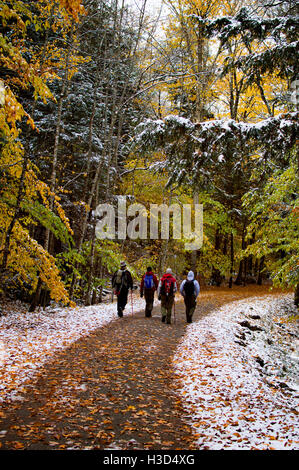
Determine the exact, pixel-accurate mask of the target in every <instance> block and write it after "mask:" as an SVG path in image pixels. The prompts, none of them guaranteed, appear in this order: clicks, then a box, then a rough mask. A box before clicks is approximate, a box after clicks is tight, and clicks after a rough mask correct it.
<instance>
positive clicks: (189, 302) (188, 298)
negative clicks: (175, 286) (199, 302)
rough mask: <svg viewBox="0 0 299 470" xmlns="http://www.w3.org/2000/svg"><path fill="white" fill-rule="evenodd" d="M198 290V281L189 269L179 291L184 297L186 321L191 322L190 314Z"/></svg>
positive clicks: (192, 311)
mask: <svg viewBox="0 0 299 470" xmlns="http://www.w3.org/2000/svg"><path fill="white" fill-rule="evenodd" d="M199 291H200V286H199V283H198V281H196V279H194V273H193V271H189V273H188V275H187V279H185V280H184V281H183V282H182V284H181V287H180V293H181V294H182V296H183V297H184V302H185V306H186V320H187V323H192V316H193V313H194V311H195V307H196V299H197V297H198V294H199Z"/></svg>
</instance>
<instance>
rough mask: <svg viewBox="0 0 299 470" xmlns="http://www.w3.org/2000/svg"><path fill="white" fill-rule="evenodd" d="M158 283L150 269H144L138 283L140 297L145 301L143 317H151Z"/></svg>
mask: <svg viewBox="0 0 299 470" xmlns="http://www.w3.org/2000/svg"><path fill="white" fill-rule="evenodd" d="M158 284H159V281H158V279H157V277H156V276H155V274H154V273H153V272H152V268H151V267H150V266H149V267H148V268H147V269H146V273H145V274H144V275H143V276H142V279H141V283H140V297H143V295H144V299H145V316H146V317H151V316H152V310H153V306H154V296H155V290H157V288H158Z"/></svg>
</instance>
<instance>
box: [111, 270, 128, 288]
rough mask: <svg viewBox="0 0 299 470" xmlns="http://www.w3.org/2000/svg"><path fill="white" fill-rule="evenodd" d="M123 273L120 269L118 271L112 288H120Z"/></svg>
mask: <svg viewBox="0 0 299 470" xmlns="http://www.w3.org/2000/svg"><path fill="white" fill-rule="evenodd" d="M124 273H125V272H124V271H122V270H121V269H119V270H118V271H117V273H116V276H115V279H114V283H113V284H114V285H113V287H120V286H121V285H122V283H123V277H124V276H123V275H124Z"/></svg>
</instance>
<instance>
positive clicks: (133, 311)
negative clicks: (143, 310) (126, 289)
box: [131, 290, 134, 316]
mask: <svg viewBox="0 0 299 470" xmlns="http://www.w3.org/2000/svg"><path fill="white" fill-rule="evenodd" d="M131 304H132V316H133V313H134V311H133V294H132V290H131Z"/></svg>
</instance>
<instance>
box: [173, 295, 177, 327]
mask: <svg viewBox="0 0 299 470" xmlns="http://www.w3.org/2000/svg"><path fill="white" fill-rule="evenodd" d="M173 319H174V324H176V318H175V297H174V301H173Z"/></svg>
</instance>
